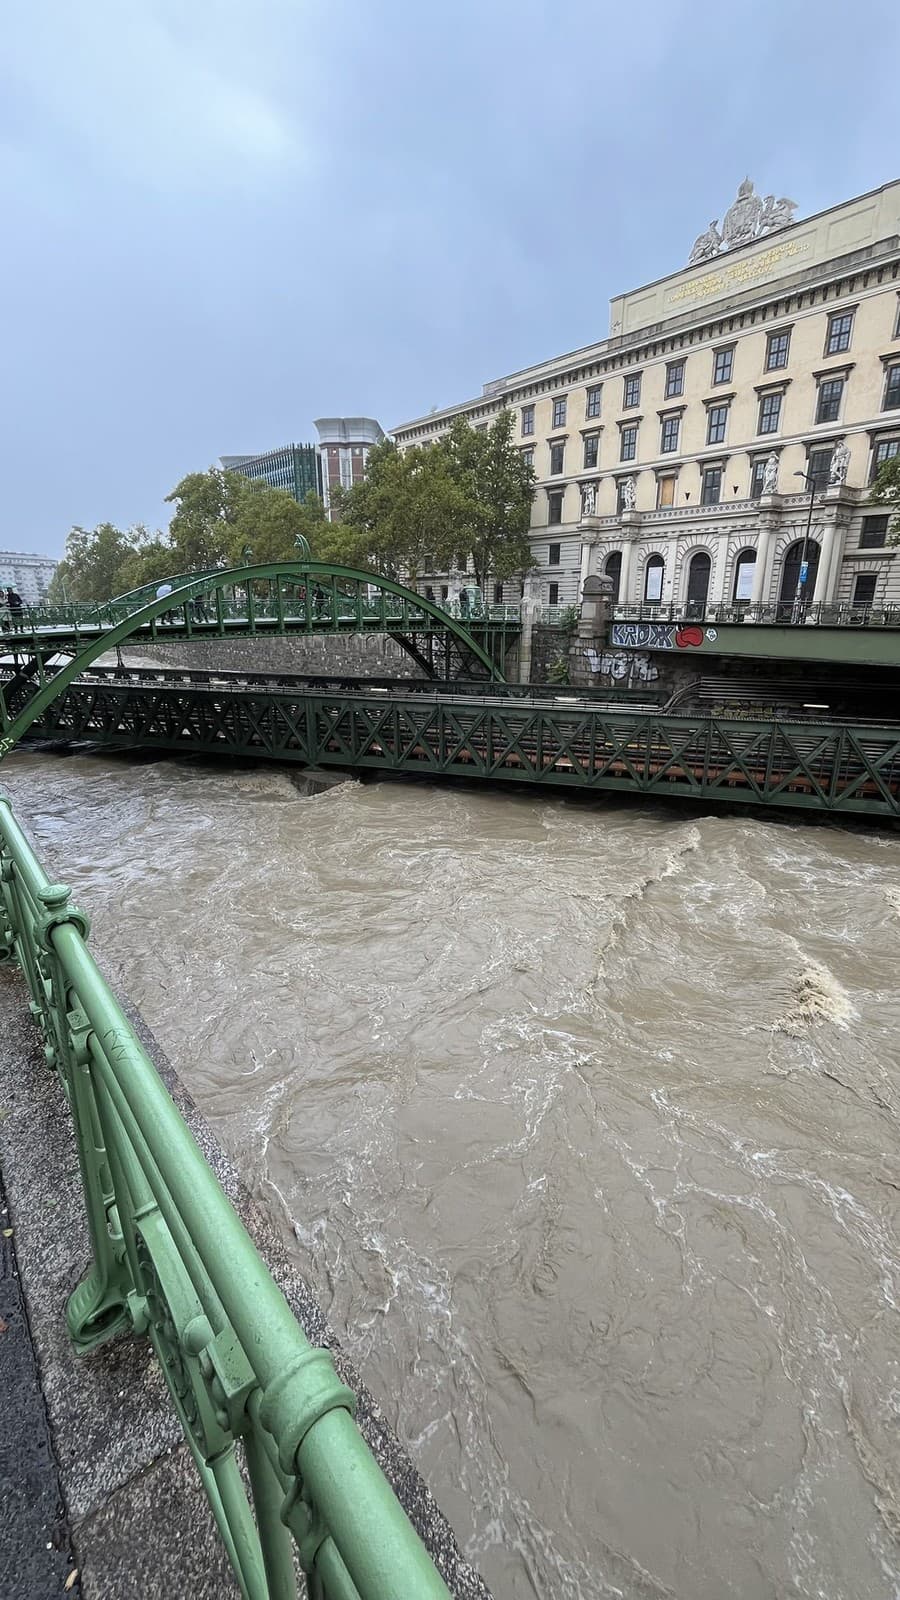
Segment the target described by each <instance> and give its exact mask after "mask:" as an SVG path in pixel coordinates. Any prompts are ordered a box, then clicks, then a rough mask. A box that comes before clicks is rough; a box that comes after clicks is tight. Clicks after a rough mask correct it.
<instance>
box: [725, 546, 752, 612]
mask: <svg viewBox="0 0 900 1600" xmlns="http://www.w3.org/2000/svg"><path fill="white" fill-rule="evenodd" d="M755 573H756V551H755V550H742V551H741V553H740V555H739V556H738V558H737V560H736V562H735V563H734V585H733V587H732V590H731V598H732V600H733V601H734V603H735V605H736V606H738V605H749V603H750V598H751V596H752V594H753V578H754V575H755Z"/></svg>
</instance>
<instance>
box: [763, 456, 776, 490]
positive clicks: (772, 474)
mask: <svg viewBox="0 0 900 1600" xmlns="http://www.w3.org/2000/svg"><path fill="white" fill-rule="evenodd" d="M777 488H778V453H777V451H775V450H773V451H772V453H771V455H768V456H767V457H766V467H765V471H764V472H763V486H762V492H763V494H775V492H776V490H777Z"/></svg>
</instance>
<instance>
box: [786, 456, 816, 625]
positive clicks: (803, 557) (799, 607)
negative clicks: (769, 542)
mask: <svg viewBox="0 0 900 1600" xmlns="http://www.w3.org/2000/svg"><path fill="white" fill-rule="evenodd" d="M794 477H795V478H802V479H803V481H804V483H806V484H808V485H809V510H808V511H807V513H806V532H805V533H804V535H803V548H802V550H801V552H800V572H799V574H798V576H797V588H796V590H795V592H794V609H793V614H792V616H791V621H792V622H802V621H803V601H804V589H805V587H806V575H807V571H808V567H809V563H808V559H807V558H808V555H809V533H810V529H811V527H812V514H813V504H814V502H815V498H816V480H815V478H813V477H812V476H811V475H810V473H808V472H795V473H794Z"/></svg>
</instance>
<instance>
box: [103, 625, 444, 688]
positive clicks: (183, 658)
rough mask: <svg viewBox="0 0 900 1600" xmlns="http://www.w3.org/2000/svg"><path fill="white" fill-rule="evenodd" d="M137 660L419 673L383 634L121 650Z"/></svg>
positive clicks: (201, 666)
mask: <svg viewBox="0 0 900 1600" xmlns="http://www.w3.org/2000/svg"><path fill="white" fill-rule="evenodd" d="M137 657H140V659H141V660H146V661H153V662H156V661H160V662H165V663H166V664H167V665H169V666H176V667H186V668H188V669H189V670H191V669H193V670H195V671H198V672H215V671H216V669H217V668H223V669H225V670H226V671H232V672H234V671H240V670H241V669H244V670H245V671H247V672H273V673H279V672H296V673H300V674H308V675H309V676H310V677H313V678H321V677H328V676H329V675H331V674H332V673H333V674H334V676H335V677H336V678H340V677H347V678H356V677H358V678H419V677H421V676H422V672H421V668H420V667H418V666H417V664H416V662H415V661H414V660H413V658H412V656H410V655H407V653H406V651H405V650H403V649H401V647H400V645H399V644H397V642H396V640H394V639H392V638H391V637H390V635H389V634H385V633H363V634H331V633H325V634H323V633H319V634H311V635H310V636H309V637H306V638H296V637H295V638H288V639H266V638H257V639H189V640H188V639H185V640H178V641H176V640H173V641H172V643H171V644H169V643H166V642H162V643H158V644H141V645H135V646H134V647H133V648H131V647H128V646H123V649H122V658H123V660H124V661H125V662H126V663H128V662H129V661H130V662H134V661H135V659H136V658H137Z"/></svg>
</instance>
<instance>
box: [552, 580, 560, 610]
mask: <svg viewBox="0 0 900 1600" xmlns="http://www.w3.org/2000/svg"><path fill="white" fill-rule="evenodd" d="M550 604H551V606H558V605H559V584H558V583H551V585H550Z"/></svg>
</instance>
